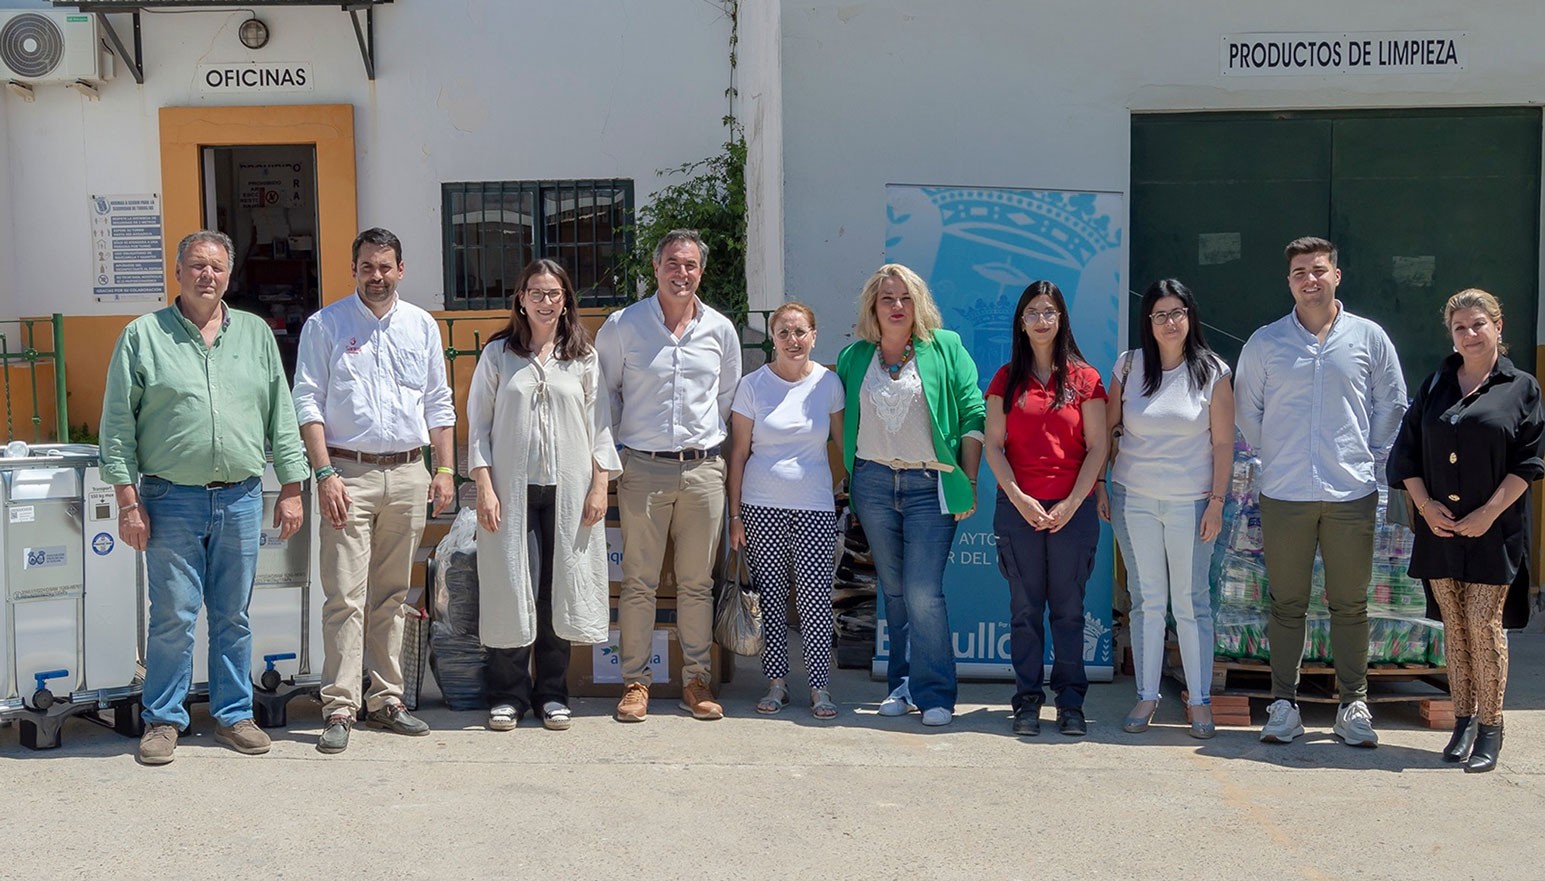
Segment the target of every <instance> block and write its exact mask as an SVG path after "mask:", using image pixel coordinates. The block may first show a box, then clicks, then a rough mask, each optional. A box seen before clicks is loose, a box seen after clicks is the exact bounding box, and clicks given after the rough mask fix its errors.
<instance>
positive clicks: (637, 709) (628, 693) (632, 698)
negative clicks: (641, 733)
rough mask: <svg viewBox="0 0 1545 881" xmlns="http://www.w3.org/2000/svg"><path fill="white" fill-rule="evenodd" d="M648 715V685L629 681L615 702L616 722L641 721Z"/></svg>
mask: <svg viewBox="0 0 1545 881" xmlns="http://www.w3.org/2000/svg"><path fill="white" fill-rule="evenodd" d="M648 715H649V686H647V685H645V684H644V683H642V682H629V683H628V685H627V687H626V688H624V689H623V691H622V700H620V701H618V702H617V721H618V722H642V721H644V719H645V717H647V716H648Z"/></svg>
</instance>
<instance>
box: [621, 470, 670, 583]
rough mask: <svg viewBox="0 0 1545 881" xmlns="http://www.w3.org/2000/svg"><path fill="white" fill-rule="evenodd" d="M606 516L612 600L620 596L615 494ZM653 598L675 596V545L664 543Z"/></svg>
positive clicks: (667, 541)
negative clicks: (656, 586) (656, 587)
mask: <svg viewBox="0 0 1545 881" xmlns="http://www.w3.org/2000/svg"><path fill="white" fill-rule="evenodd" d="M608 504H609V506H610V507H609V508H608V509H607V514H606V580H607V582H608V585H607V586H608V588H609V589H610V591H611V597H612V599H613V600H615V599H617V597H619V596H622V523H621V521H620V520H619V515H618V513H617V494H616V493H612V494H611V495H610V496H609V497H608ZM655 596H656V597H659V598H661V599H665V598H667V597H674V596H676V543H675V542H673V541H671V540H670V539H666V541H665V560H664V562H663V563H662V565H661V566H660V587H659V589H658V590H656V591H655Z"/></svg>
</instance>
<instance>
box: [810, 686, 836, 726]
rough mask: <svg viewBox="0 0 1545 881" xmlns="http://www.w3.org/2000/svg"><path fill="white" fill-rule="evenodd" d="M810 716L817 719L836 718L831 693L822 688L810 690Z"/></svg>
mask: <svg viewBox="0 0 1545 881" xmlns="http://www.w3.org/2000/svg"><path fill="white" fill-rule="evenodd" d="M810 715H812V716H814V717H816V718H817V719H835V718H837V705H836V704H834V703H832V693H831V692H830V691H827V690H826V689H824V688H812V689H810Z"/></svg>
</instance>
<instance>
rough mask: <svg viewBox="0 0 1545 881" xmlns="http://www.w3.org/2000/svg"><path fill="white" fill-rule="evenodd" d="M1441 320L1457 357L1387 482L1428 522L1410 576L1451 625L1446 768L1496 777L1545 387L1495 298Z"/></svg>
mask: <svg viewBox="0 0 1545 881" xmlns="http://www.w3.org/2000/svg"><path fill="white" fill-rule="evenodd" d="M1443 322H1444V325H1445V326H1446V327H1447V328H1448V331H1449V334H1450V335H1451V336H1452V337H1453V339H1454V354H1453V355H1451V356H1449V357H1448V358H1447V359H1445V360H1444V361H1443V364H1442V365H1441V366H1440V367H1439V368H1438V370H1437V372H1435V373H1433V374H1432V375H1431V376H1429V377H1428V378H1427V379H1426V380H1425V381H1424V382H1423V383H1422V385H1421V390H1420V391H1419V392H1418V393H1417V395H1416V400H1415V401H1413V402H1412V404H1411V409H1410V410H1408V411H1407V412H1406V415H1405V420H1404V421H1403V422H1402V423H1401V426H1400V433H1399V435H1398V436H1397V437H1396V438H1395V445H1394V448H1393V449H1392V450H1391V451H1390V457H1389V474H1388V477H1389V483H1390V485H1391V486H1404V487H1405V489H1406V491H1407V492H1408V493H1410V495H1411V501H1412V503H1413V504H1414V505H1415V506H1416V511H1417V514H1418V516H1419V517H1420V519H1421V520H1422V523H1420V524H1417V527H1416V542H1415V546H1414V549H1413V551H1412V553H1411V570H1410V571H1411V576H1412V577H1413V578H1422V579H1426V580H1427V583H1428V586H1429V587H1430V588H1431V590H1432V594H1433V596H1434V597H1435V598H1436V599H1437V603H1438V607H1439V609H1440V610H1441V611H1442V615H1443V621H1444V639H1445V642H1446V647H1447V654H1448V670H1449V674H1448V675H1449V687H1450V690H1451V691H1452V693H1453V698H1454V723H1455V724H1454V734H1453V737H1452V738H1450V740H1449V743H1448V746H1447V747H1445V748H1444V750H1443V758H1444V760H1445V761H1450V762H1465V761H1466V759H1468V762H1467V764H1466V765H1465V771H1467V772H1470V771H1490V770H1491V769H1492V768H1494V767H1496V764H1497V754H1498V752H1499V751H1500V750H1501V748H1502V695H1503V692H1504V690H1505V689H1506V687H1507V631H1506V629H1505V628H1506V627H1508V626H1512V627H1521V626H1523V624H1524V623H1525V619H1526V618H1527V616H1528V610H1527V608H1526V606H1525V602H1526V599H1527V593H1526V592H1527V589H1528V583H1529V578H1528V565H1529V562H1528V561H1529V484H1530V483H1532V482H1533V481H1536V480H1539V479H1540V477H1541V475H1545V462H1542V460H1541V437H1542V434H1545V414H1542V411H1541V407H1540V386H1539V383H1538V382H1536V381H1535V379H1534V377H1533V376H1531V375H1530V374H1528V373H1526V372H1524V371H1521V370H1519V369H1517V368H1515V367H1514V366H1513V362H1512V361H1509V360H1508V358H1507V355H1506V352H1507V346H1506V345H1505V344H1503V342H1502V307H1501V305H1500V304H1499V303H1498V302H1497V298H1496V297H1494V296H1492V295H1491V294H1489V293H1487V292H1485V291H1482V290H1477V289H1473V288H1472V289H1470V290H1464V291H1460V292H1459V293H1457V294H1455V295H1454V296H1452V297H1450V298H1449V300H1448V303H1447V305H1446V306H1444V308H1443ZM1520 588H1522V589H1521V590H1520ZM1520 612H1521V613H1522V616H1521V617H1520V616H1519V614H1518V613H1520ZM1509 613H1511V614H1509Z"/></svg>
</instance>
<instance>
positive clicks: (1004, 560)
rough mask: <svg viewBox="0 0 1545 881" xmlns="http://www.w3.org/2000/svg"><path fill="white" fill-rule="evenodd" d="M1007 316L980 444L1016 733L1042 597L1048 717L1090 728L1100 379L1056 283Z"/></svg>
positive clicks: (1035, 670) (1039, 288)
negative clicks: (1046, 621) (1088, 619)
mask: <svg viewBox="0 0 1545 881" xmlns="http://www.w3.org/2000/svg"><path fill="white" fill-rule="evenodd" d="M1014 315H1015V320H1016V321H1017V322H1018V326H1017V328H1016V332H1015V334H1014V344H1013V349H1012V350H1011V352H1010V355H1009V363H1007V364H1005V365H1003V367H1001V368H999V370H998V372H997V374H996V375H995V376H993V378H992V382H991V383H990V384H989V385H988V386H987V430H986V435H987V443H986V445H985V447H984V450H983V452H985V453H986V455H987V464H988V466H989V467H991V468H992V473H993V476H994V477H996V478H997V480H998V503H997V509H996V510H995V511H994V514H993V530H994V531H995V532H996V533H997V536H998V567H999V568H1000V569H1001V570H1002V571H1003V576H1004V577H1005V578H1007V579H1008V582H1009V614H1010V637H1009V645H1010V654H1011V655H1012V657H1013V662H1014V685H1015V692H1014V733H1015V734H1022V735H1036V734H1040V733H1041V704H1043V703H1045V701H1046V693H1045V691H1044V690H1043V689H1042V687H1041V679H1042V657H1043V653H1044V651H1045V644H1046V642H1045V634H1044V632H1043V627H1042V619H1043V617H1044V615H1045V614H1046V611H1047V609H1048V608H1049V609H1050V610H1051V642H1052V656H1053V661H1052V667H1051V687H1052V691H1054V692H1056V702H1057V727H1058V730H1060V731H1061V732H1062V733H1063V734H1067V735H1072V736H1078V735H1082V734H1086V733H1088V723H1087V722H1086V721H1085V720H1084V709H1083V707H1084V693H1085V692H1086V691H1088V690H1089V679H1088V677H1087V676H1086V675H1085V674H1084V583H1085V582H1086V581H1088V579H1089V573H1090V571H1091V570H1092V569H1093V568H1094V552H1095V547H1096V546H1097V545H1098V543H1099V540H1100V520H1099V515H1098V514H1097V513H1096V511H1095V503H1094V502H1093V501H1092V500H1091V499H1090V498H1089V495H1090V493H1091V492H1092V491H1093V489H1094V485H1095V482H1096V480H1097V479H1099V476H1100V472H1101V470H1103V469H1104V467H1105V451H1106V448H1107V447H1108V446H1109V439H1108V438H1107V437H1106V433H1105V386H1104V385H1103V384H1101V382H1100V372H1099V371H1098V370H1096V369H1094V368H1093V367H1090V366H1089V364H1088V363H1086V362H1085V361H1084V356H1083V354H1082V353H1080V352H1079V351H1078V344H1077V343H1076V342H1074V341H1073V329H1072V328H1071V327H1070V326H1069V325H1068V307H1067V302H1066V301H1065V300H1063V298H1062V291H1061V290H1059V289H1058V288H1057V286H1056V285H1055V284H1052V283H1051V282H1049V281H1037V282H1032V283H1031V284H1030V286H1029V287H1027V288H1025V292H1024V293H1023V294H1021V295H1020V297H1019V304H1018V305H1017V306H1016V307H1015V308H1014Z"/></svg>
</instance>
